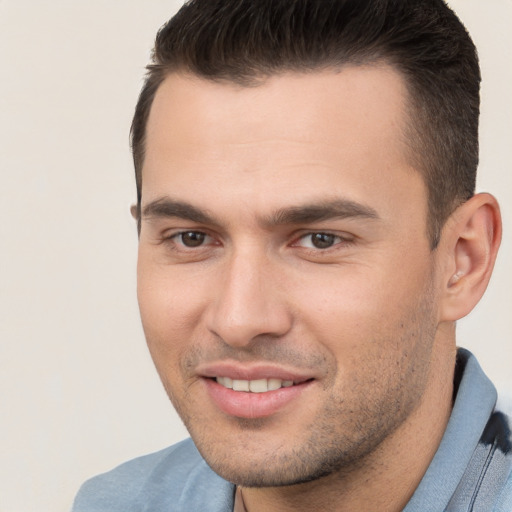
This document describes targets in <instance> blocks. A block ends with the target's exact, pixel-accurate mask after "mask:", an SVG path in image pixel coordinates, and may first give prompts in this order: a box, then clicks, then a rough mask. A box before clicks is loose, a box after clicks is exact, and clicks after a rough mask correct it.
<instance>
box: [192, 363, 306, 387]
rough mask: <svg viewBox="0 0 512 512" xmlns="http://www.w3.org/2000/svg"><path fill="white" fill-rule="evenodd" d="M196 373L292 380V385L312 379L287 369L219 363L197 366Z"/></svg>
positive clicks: (208, 376) (203, 375) (271, 366)
mask: <svg viewBox="0 0 512 512" xmlns="http://www.w3.org/2000/svg"><path fill="white" fill-rule="evenodd" d="M196 373H197V374H198V375H199V376H201V377H206V378H210V379H214V378H215V377H229V378H231V379H241V380H258V379H280V380H292V381H293V382H294V383H297V384H299V383H302V382H305V381H307V380H311V379H314V378H315V377H316V376H315V375H312V374H311V373H305V372H299V371H296V370H289V369H287V368H284V367H281V366H277V365H269V364H251V365H243V364H240V363H231V362H221V363H214V364H208V365H204V366H199V367H198V368H197V369H196Z"/></svg>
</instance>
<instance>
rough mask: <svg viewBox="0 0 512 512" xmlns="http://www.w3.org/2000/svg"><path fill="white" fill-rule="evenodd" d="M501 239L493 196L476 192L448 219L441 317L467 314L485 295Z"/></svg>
mask: <svg viewBox="0 0 512 512" xmlns="http://www.w3.org/2000/svg"><path fill="white" fill-rule="evenodd" d="M500 241H501V215H500V208H499V205H498V202H497V201H496V199H495V198H494V197H493V196H492V195H490V194H477V195H475V196H473V197H472V198H471V199H469V200H468V201H466V202H465V203H464V204H462V205H461V206H459V207H458V208H457V209H456V210H455V212H454V213H453V214H452V215H451V216H450V218H449V219H448V221H447V223H446V225H445V228H444V229H443V234H442V238H441V244H440V245H441V247H439V248H438V249H440V250H441V251H442V252H441V254H442V258H443V261H444V264H443V265H442V269H443V271H442V276H441V277H442V279H443V282H442V298H441V302H440V306H441V311H440V313H441V318H442V320H444V321H449V322H450V321H451V322H454V321H456V320H459V319H460V318H462V317H464V316H466V315H467V314H468V313H469V312H470V311H471V310H472V309H473V308H474V307H475V306H476V304H477V303H478V301H479V300H480V298H481V297H482V295H483V294H484V292H485V290H486V288H487V285H488V283H489V279H490V278H491V273H492V269H493V267H494V262H495V260H496V255H497V253H498V248H499V246H500Z"/></svg>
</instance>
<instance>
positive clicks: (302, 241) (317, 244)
mask: <svg viewBox="0 0 512 512" xmlns="http://www.w3.org/2000/svg"><path fill="white" fill-rule="evenodd" d="M340 242H343V238H341V237H339V236H337V235H333V234H332V233H321V232H320V233H308V234H307V235H304V236H302V237H301V238H299V240H298V241H297V242H296V245H298V246H300V247H305V248H307V249H329V248H331V247H332V246H334V245H336V244H339V243H340Z"/></svg>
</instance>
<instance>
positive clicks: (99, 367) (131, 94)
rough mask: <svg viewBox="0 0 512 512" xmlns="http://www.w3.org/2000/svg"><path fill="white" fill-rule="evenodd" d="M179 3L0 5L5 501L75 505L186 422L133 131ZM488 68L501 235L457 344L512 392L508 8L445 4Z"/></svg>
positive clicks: (485, 113)
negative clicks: (156, 308) (161, 312)
mask: <svg viewBox="0 0 512 512" xmlns="http://www.w3.org/2000/svg"><path fill="white" fill-rule="evenodd" d="M178 3H180V2H177V1H163V0H152V1H151V2H143V1H140V0H139V1H134V0H124V1H122V2H115V1H105V0H74V1H71V0H67V1H66V0H60V1H57V0H54V1H49V2H39V1H36V0H32V1H30V0H3V1H1V0H0V69H1V78H0V169H1V171H0V172H1V174H0V177H1V182H0V244H1V250H0V293H1V301H0V334H1V343H0V408H1V409H0V414H1V417H0V440H1V441H0V442H1V445H0V446H1V451H0V512H59V511H66V510H68V509H69V507H70V505H71V502H72V498H73V496H74V494H75V492H76V490H77V488H78V487H79V485H80V483H81V482H82V481H83V480H84V479H86V478H87V477H89V476H92V475H93V474H96V473H98V472H102V471H105V470H108V469H110V468H111V467H113V466H115V465H117V464H118V463H120V462H122V461H124V460H127V459H129V458H132V457H135V456H137V455H140V454H143V453H146V452H149V451H154V450H158V449H160V448H162V447H164V446H166V445H168V444H171V443H173V442H175V441H177V440H179V439H181V438H183V437H185V435H186V432H185V430H184V428H183V426H182V425H181V422H180V421H179V419H178V418H177V416H176V414H175V413H174V411H173V410H172V408H171V405H170V404H169V402H168V400H167V398H166V396H165V394H164V392H163V390H162V388H161V385H160V382H159V381H158V378H157V376H156V372H155V371H154V369H153V366H152V363H151V361H150V358H149V355H148V354H147V350H146V347H145V342H144V337H143V333H142V329H141V326H140V321H139V317H138V310H137V304H136V298H135V263H136V246H137V236H136V230H135V225H134V222H133V220H132V219H131V217H130V215H129V206H130V204H131V203H132V202H133V200H134V198H135V186H134V179H133V169H132V163H131V159H130V154H129V148H128V129H129V124H130V121H131V115H132V112H133V107H134V105H135V101H136V97H137V94H138V91H139V89H140V86H141V83H142V80H141V79H142V75H143V71H144V66H145V64H146V63H147V60H148V57H149V51H150V48H151V46H152V42H153V38H154V35H155V33H156V30H157V29H158V27H159V26H160V25H161V24H162V23H163V22H164V21H165V20H166V19H167V18H168V17H169V16H170V15H171V14H172V12H173V11H174V10H175V8H176V6H177V5H178ZM451 5H452V6H453V7H454V8H455V9H456V10H457V12H458V13H459V15H460V16H461V18H462V20H463V21H464V22H465V24H466V26H467V27H468V29H469V31H470V32H471V33H472V35H473V38H474V40H475V42H476V43H477V46H478V47H479V51H480V55H481V63H482V72H483V77H484V78H483V89H482V90H483V103H482V123H481V166H480V179H479V189H480V190H484V189H485V190H488V191H491V192H493V193H494V194H495V195H496V196H497V197H498V199H499V200H500V202H501V204H502V209H503V217H504V224H505V237H504V241H503V246H502V252H501V255H500V257H499V260H498V263H497V268H496V271H495V275H494V277H493V280H492V282H491V285H490V287H489V290H488V293H487V294H486V296H485V298H484V300H483V301H482V302H481V304H480V305H479V306H478V307H477V309H476V311H474V312H473V313H472V315H471V316H470V317H469V318H468V319H465V320H463V321H461V322H460V325H459V344H461V345H464V346H466V347H468V348H469V349H471V350H472V351H473V352H475V353H476V355H477V356H478V358H479V359H480V362H481V364H482V366H483V367H484V368H485V369H486V370H487V372H488V374H489V375H490V376H491V377H492V378H493V380H494V381H495V382H496V383H497V384H498V386H499V387H500V388H502V389H505V390H510V389H512V375H511V374H512V372H511V362H512V344H511V341H510V340H511V334H512V313H511V312H512V292H511V288H512V265H511V261H512V247H511V245H512V244H511V237H510V227H511V225H512V209H511V204H512V178H511V175H512V173H511V164H512V151H511V147H512V121H511V119H512V96H511V94H510V84H511V83H512V67H511V61H510V50H511V49H512V44H511V43H512V34H511V31H510V26H511V23H512V2H511V1H510V0H489V1H488V2H483V1H482V0H457V1H456V0H452V2H451Z"/></svg>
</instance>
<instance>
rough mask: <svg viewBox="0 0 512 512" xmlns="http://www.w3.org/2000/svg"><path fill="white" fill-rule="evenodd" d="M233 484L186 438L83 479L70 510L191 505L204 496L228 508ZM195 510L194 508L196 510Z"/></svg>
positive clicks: (130, 511) (138, 510)
mask: <svg viewBox="0 0 512 512" xmlns="http://www.w3.org/2000/svg"><path fill="white" fill-rule="evenodd" d="M233 492H234V488H233V486H232V485H231V484H230V483H229V482H226V481H225V480H223V479H222V478H221V477H219V476H218V475H217V474H215V473H214V472H213V471H212V470H211V469H210V468H209V467H208V465H207V464H206V462H205V461H204V459H203V458H202V457H201V455H200V454H199V452H198V451H197V449H196V447H195V445H194V444H193V442H192V441H191V440H190V439H187V440H185V441H182V442H181V443H178V444H176V445H173V446H171V447H169V448H166V449H165V450H161V451H159V452H156V453H152V454H149V455H145V456H143V457H139V458H137V459H133V460H131V461H128V462H125V463H124V464H121V465H120V466H118V467H117V468H115V469H113V470H112V471H109V472H108V473H104V474H102V475H98V476H96V477H94V478H91V479H90V480H88V481H87V482H85V483H84V484H83V485H82V487H81V489H80V491H79V492H78V495H77V497H76V498H75V502H74V505H73V509H72V512H107V511H108V512H142V511H146V510H151V511H152V512H158V511H159V510H175V511H180V510H184V511H185V510H193V509H194V508H190V507H191V506H192V503H194V502H197V503H198V504H201V503H202V505H203V506H204V504H205V500H208V505H210V502H211V503H213V504H214V506H215V508H211V510H218V511H219V512H220V511H222V512H224V511H227V510H231V509H230V508H229V507H230V506H231V507H232V504H231V502H232V500H233ZM198 510H199V509H198Z"/></svg>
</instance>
